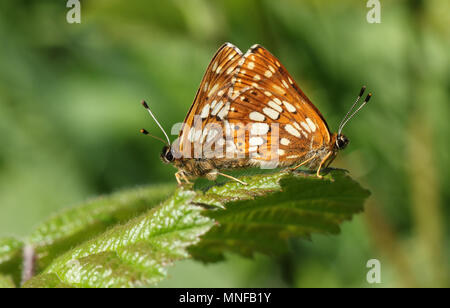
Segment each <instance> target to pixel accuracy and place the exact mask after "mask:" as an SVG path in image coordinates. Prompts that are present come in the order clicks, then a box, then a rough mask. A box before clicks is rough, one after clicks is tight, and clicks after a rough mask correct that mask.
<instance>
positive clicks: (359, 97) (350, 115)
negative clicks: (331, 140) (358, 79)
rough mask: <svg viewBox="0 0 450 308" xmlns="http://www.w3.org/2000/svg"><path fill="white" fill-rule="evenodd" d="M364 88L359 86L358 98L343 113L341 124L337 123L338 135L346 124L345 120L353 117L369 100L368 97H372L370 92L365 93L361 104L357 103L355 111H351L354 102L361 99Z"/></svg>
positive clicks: (354, 104)
mask: <svg viewBox="0 0 450 308" xmlns="http://www.w3.org/2000/svg"><path fill="white" fill-rule="evenodd" d="M365 89H366V87H365V86H363V87H362V88H361V91H360V92H359V95H358V98H357V99H356V101H355V102H354V103H353V105H352V107H351V108H350V110H349V111H348V112H347V114H346V115H345V117H344V119H342V122H341V124H340V125H339V130H338V136H339V135H341V133H342V129H343V128H344V126H345V125H346V124H347V122H348V121H349V120H350V119H351V118H353V117H354V116H355V114H357V113H358V112H359V111H360V110H361V109H362V108H363V107H364V106H365V105H366V104H367V102H368V101H369V100H370V98H371V97H372V93H369V94H367V96H366V98H365V99H364V101H363V102H362V103H361V105H359V107H358V108H356V110H355V111H353V112H352V110H353V109H354V108H355V106H356V104H357V103H358V102H359V100H360V99H361V97H362V95H363V94H364V90H365Z"/></svg>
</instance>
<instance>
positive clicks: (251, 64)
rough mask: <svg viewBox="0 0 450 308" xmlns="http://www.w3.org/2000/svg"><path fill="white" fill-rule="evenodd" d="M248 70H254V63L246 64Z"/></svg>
mask: <svg viewBox="0 0 450 308" xmlns="http://www.w3.org/2000/svg"><path fill="white" fill-rule="evenodd" d="M248 68H249V69H251V70H252V69H254V68H255V63H254V62H249V63H248Z"/></svg>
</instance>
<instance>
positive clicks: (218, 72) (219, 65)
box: [179, 43, 242, 156]
mask: <svg viewBox="0 0 450 308" xmlns="http://www.w3.org/2000/svg"><path fill="white" fill-rule="evenodd" d="M241 57H242V52H241V51H240V50H239V49H238V48H237V47H235V46H233V45H232V44H230V43H226V44H224V45H222V47H220V48H219V50H218V51H217V52H216V54H215V55H214V57H213V59H212V61H211V62H210V64H209V66H208V68H207V69H206V72H205V75H204V76H203V79H202V82H201V83H200V87H199V89H198V91H197V94H196V96H195V99H194V102H193V104H192V106H191V108H190V110H189V111H188V114H187V116H186V118H185V120H184V123H183V128H182V130H181V131H180V136H179V144H180V145H179V147H180V148H179V150H180V152H181V154H182V155H183V156H187V155H192V153H193V152H192V151H193V147H186V145H187V144H188V143H189V142H190V141H189V138H188V137H189V133H190V132H191V129H192V128H193V127H194V121H195V116H196V115H198V116H201V112H202V111H204V113H205V112H206V109H205V106H206V105H208V106H209V107H211V103H212V102H213V97H214V96H216V95H217V93H218V92H220V91H222V90H224V89H226V88H228V87H229V86H230V85H231V78H232V76H233V74H234V72H235V69H236V68H237V66H238V63H239V60H240V59H241ZM191 139H192V138H191Z"/></svg>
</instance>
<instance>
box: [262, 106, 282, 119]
mask: <svg viewBox="0 0 450 308" xmlns="http://www.w3.org/2000/svg"><path fill="white" fill-rule="evenodd" d="M263 112H264V113H265V114H266V115H267V116H268V117H269V118H271V119H272V120H278V118H279V117H280V113H279V112H277V111H275V110H273V109H272V108H269V107H264V108H263Z"/></svg>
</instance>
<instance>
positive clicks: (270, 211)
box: [25, 170, 370, 287]
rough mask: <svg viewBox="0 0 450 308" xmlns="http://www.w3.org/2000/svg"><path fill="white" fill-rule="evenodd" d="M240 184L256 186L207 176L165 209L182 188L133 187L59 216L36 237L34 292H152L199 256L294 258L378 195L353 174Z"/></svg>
mask: <svg viewBox="0 0 450 308" xmlns="http://www.w3.org/2000/svg"><path fill="white" fill-rule="evenodd" d="M250 172H251V171H250ZM233 175H235V174H233ZM240 178H241V179H242V180H244V181H245V182H247V183H248V185H247V186H244V185H241V184H239V183H237V182H235V181H228V180H224V179H220V181H222V182H216V183H214V182H210V181H205V180H199V181H197V182H196V184H195V185H194V186H193V190H190V188H189V187H185V188H184V189H178V190H176V191H175V193H174V194H173V195H172V197H171V198H169V199H168V200H167V201H165V202H164V203H162V204H159V202H160V201H161V200H162V199H163V196H166V195H167V194H168V193H169V192H170V191H171V190H173V185H166V186H150V187H148V188H140V189H135V190H130V191H125V192H121V193H117V194H113V195H111V196H110V197H107V198H101V199H96V200H93V201H92V202H89V203H87V204H85V205H83V206H81V207H79V208H74V209H72V210H69V211H65V212H63V213H62V214H60V215H57V216H55V217H53V218H52V219H50V220H49V221H47V222H46V223H45V224H43V225H42V226H41V227H39V228H38V230H37V231H36V232H35V233H34V234H33V235H32V236H31V240H30V242H31V243H32V244H33V245H34V246H35V247H36V251H37V252H38V254H37V257H38V260H37V262H38V264H40V267H39V269H38V271H37V273H38V275H37V276H35V277H33V278H32V279H31V280H29V281H28V282H27V283H26V284H25V287H133V286H148V285H152V284H155V283H157V282H158V281H160V280H161V279H164V278H165V277H166V274H167V273H166V271H167V266H169V265H171V264H172V263H173V262H174V261H176V260H180V259H185V258H189V257H190V256H193V257H194V258H195V259H197V260H202V261H205V262H212V261H218V260H222V259H223V258H224V253H225V252H235V253H238V254H241V255H244V256H248V257H251V256H252V255H253V254H254V253H256V252H259V253H265V254H268V255H277V254H281V253H285V252H287V251H288V240H289V239H290V238H293V237H302V238H306V239H308V238H310V236H311V234H313V233H322V234H337V233H339V231H340V228H339V225H340V224H341V223H342V222H343V221H345V220H349V219H351V217H352V216H353V215H354V214H356V213H358V212H360V211H362V210H363V203H364V200H365V199H366V198H367V197H368V196H369V194H370V193H369V192H368V191H367V190H365V189H363V188H361V186H360V185H359V184H358V183H356V182H355V181H353V180H352V179H351V178H350V177H349V176H348V175H347V174H346V172H345V171H343V170H331V171H330V172H329V173H328V174H327V175H326V176H325V177H324V178H323V179H319V178H317V177H316V176H315V175H311V174H309V173H305V172H297V173H287V172H279V171H278V170H276V171H274V170H272V171H266V173H265V174H257V175H252V176H249V175H245V176H242V177H240ZM158 204H159V205H158ZM145 209H147V211H146V212H145V213H144V214H141V215H140V216H137V217H136V215H137V214H139V213H142V212H143V211H144V210H145ZM148 209H150V210H148ZM71 246H72V247H74V248H72V249H70V247H71ZM44 265H48V266H46V267H45V269H44V270H43V271H42V270H41V268H43V267H44Z"/></svg>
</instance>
